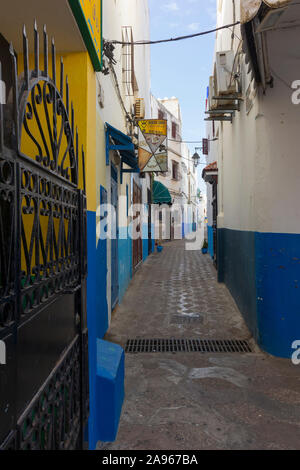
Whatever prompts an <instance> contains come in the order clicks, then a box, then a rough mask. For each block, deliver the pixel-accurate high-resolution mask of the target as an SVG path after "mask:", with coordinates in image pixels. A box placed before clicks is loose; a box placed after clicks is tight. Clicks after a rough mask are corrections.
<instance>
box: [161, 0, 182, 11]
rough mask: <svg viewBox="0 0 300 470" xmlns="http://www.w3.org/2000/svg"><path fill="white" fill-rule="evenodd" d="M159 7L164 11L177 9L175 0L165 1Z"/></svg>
mask: <svg viewBox="0 0 300 470" xmlns="http://www.w3.org/2000/svg"><path fill="white" fill-rule="evenodd" d="M161 8H162V9H163V10H166V11H178V10H179V7H178V5H177V3H176V2H169V3H165V4H164V5H163V6H162V7H161Z"/></svg>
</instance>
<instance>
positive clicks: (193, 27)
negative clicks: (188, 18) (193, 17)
mask: <svg viewBox="0 0 300 470" xmlns="http://www.w3.org/2000/svg"><path fill="white" fill-rule="evenodd" d="M199 27H200V23H191V24H189V25H188V28H189V29H190V30H191V31H198V30H199Z"/></svg>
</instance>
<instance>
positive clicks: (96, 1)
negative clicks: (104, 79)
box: [69, 0, 102, 72]
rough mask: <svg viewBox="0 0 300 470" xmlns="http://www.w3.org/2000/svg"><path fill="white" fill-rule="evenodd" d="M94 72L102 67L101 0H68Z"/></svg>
mask: <svg viewBox="0 0 300 470" xmlns="http://www.w3.org/2000/svg"><path fill="white" fill-rule="evenodd" d="M69 4H70V7H71V9H72V12H73V14H74V16H75V19H76V21H77V24H78V27H79V29H80V32H81V35H82V37H83V40H84V42H85V45H86V48H87V50H88V52H89V55H90V58H91V61H92V64H93V66H94V69H95V71H96V72H100V70H101V68H102V0H69Z"/></svg>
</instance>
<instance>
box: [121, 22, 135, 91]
mask: <svg viewBox="0 0 300 470" xmlns="http://www.w3.org/2000/svg"><path fill="white" fill-rule="evenodd" d="M122 41H123V42H125V43H131V44H125V45H123V47H122V59H123V66H122V71H123V86H124V90H125V95H126V96H134V94H135V92H137V91H138V84H137V80H136V77H135V73H134V45H133V34H132V27H131V26H122Z"/></svg>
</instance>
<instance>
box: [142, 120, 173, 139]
mask: <svg viewBox="0 0 300 470" xmlns="http://www.w3.org/2000/svg"><path fill="white" fill-rule="evenodd" d="M138 124H139V128H140V129H141V131H142V133H143V134H154V135H165V136H167V132H168V128H167V121H166V120H164V119H146V120H142V121H139V123H138Z"/></svg>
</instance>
